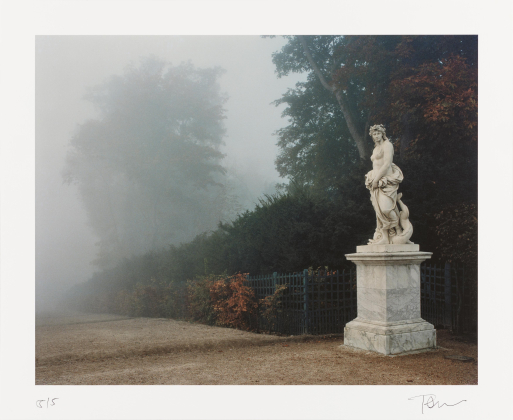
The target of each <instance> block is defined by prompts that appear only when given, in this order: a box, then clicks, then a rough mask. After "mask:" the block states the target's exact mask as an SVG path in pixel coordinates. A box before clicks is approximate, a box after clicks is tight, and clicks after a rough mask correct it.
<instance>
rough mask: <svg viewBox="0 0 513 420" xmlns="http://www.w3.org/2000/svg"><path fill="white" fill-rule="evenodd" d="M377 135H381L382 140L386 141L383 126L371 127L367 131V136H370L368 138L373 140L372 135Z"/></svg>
mask: <svg viewBox="0 0 513 420" xmlns="http://www.w3.org/2000/svg"><path fill="white" fill-rule="evenodd" d="M378 133H381V136H382V137H383V140H388V139H387V136H386V130H385V127H384V126H383V124H376V125H373V126H372V127H371V128H370V129H369V134H370V136H371V137H372V139H373V140H374V134H378ZM374 141H375V140H374Z"/></svg>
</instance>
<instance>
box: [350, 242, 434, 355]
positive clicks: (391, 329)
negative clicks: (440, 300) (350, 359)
mask: <svg viewBox="0 0 513 420" xmlns="http://www.w3.org/2000/svg"><path fill="white" fill-rule="evenodd" d="M346 257H347V259H348V260H350V261H353V262H354V263H355V264H356V268H357V276H356V283H357V301H358V317H357V318H356V319H355V320H353V321H351V322H349V323H347V325H346V327H345V329H344V344H345V345H346V346H350V347H355V348H359V349H363V350H369V351H375V352H378V353H381V354H385V355H394V354H401V353H407V352H412V351H420V350H428V349H432V348H435V347H436V331H435V329H434V327H433V325H432V324H430V323H429V322H426V321H424V320H423V319H422V318H421V316H420V264H421V263H422V262H423V261H425V260H426V259H428V258H430V257H431V253H430V252H420V251H419V246H418V245H416V244H404V245H391V244H386V245H363V246H359V247H357V252H356V254H347V255H346Z"/></svg>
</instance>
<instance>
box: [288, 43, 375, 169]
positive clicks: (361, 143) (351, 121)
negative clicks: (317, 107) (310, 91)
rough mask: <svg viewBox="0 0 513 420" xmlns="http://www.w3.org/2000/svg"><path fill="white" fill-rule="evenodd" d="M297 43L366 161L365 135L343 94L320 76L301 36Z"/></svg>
mask: <svg viewBox="0 0 513 420" xmlns="http://www.w3.org/2000/svg"><path fill="white" fill-rule="evenodd" d="M298 39H299V42H301V45H302V46H303V51H304V52H305V55H306V58H307V60H308V62H309V63H310V65H311V66H312V68H313V71H314V72H315V74H316V76H317V77H318V78H319V80H320V82H321V83H322V85H323V86H324V87H325V88H326V89H327V90H328V91H330V92H331V93H333V94H334V95H335V98H337V102H338V104H339V106H340V110H341V111H342V114H343V115H344V119H345V121H346V124H347V128H348V129H349V133H350V134H351V137H352V138H353V140H354V142H355V143H356V147H357V148H358V154H359V155H360V160H362V161H367V160H368V157H369V155H368V152H367V147H366V146H365V133H363V134H362V133H361V132H360V131H359V130H358V127H357V123H356V118H354V116H353V115H352V113H351V111H350V110H349V107H348V106H347V104H346V101H345V98H344V94H343V92H342V91H341V90H340V89H335V88H334V87H333V86H332V85H330V84H329V83H328V81H327V80H326V78H325V77H324V75H323V74H322V72H321V70H320V69H319V67H318V66H317V64H316V63H315V61H314V59H313V57H312V54H311V52H310V48H308V45H307V43H306V40H305V38H304V37H303V36H301V35H298Z"/></svg>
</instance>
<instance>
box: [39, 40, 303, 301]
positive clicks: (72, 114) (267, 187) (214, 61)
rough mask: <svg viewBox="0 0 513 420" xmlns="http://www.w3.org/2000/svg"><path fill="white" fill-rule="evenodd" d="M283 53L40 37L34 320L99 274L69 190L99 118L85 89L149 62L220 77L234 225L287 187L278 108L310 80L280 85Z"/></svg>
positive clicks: (276, 43)
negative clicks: (87, 134) (79, 150)
mask: <svg viewBox="0 0 513 420" xmlns="http://www.w3.org/2000/svg"><path fill="white" fill-rule="evenodd" d="M285 43H286V42H285V40H284V39H283V38H281V37H276V38H265V39H263V38H261V37H259V36H36V41H35V47H36V61H35V63H36V72H35V73H36V94H35V103H36V112H35V117H36V119H35V123H36V126H35V129H36V142H35V175H36V181H35V193H36V195H35V198H36V208H35V213H36V221H35V222H36V228H35V244H36V252H35V280H36V309H37V311H46V310H53V309H55V305H56V303H57V302H58V301H59V299H60V298H61V297H62V295H63V294H64V293H65V292H66V290H67V289H68V288H69V287H70V286H73V285H75V284H78V283H81V282H84V281H86V280H88V279H89V278H90V277H91V275H92V273H93V272H94V271H95V270H96V269H97V267H95V266H94V265H93V264H92V262H93V261H94V260H95V258H96V256H97V252H98V241H99V238H98V237H97V236H96V235H95V234H94V233H93V231H92V229H91V227H90V226H88V224H87V221H88V220H87V214H86V211H85V209H84V206H83V203H82V202H81V198H80V196H79V193H78V189H77V187H76V185H73V184H70V185H68V184H65V183H64V182H63V169H64V166H65V159H66V155H67V153H68V151H69V143H70V140H71V138H72V137H73V135H74V134H76V132H77V128H78V126H79V124H83V123H84V122H86V121H87V120H89V119H95V118H99V112H98V109H96V108H95V107H94V105H93V104H92V103H91V102H90V101H87V100H85V99H84V95H85V94H86V93H87V90H88V88H91V87H94V86H98V85H100V84H102V83H104V82H105V81H106V80H108V79H109V78H110V77H111V76H113V75H116V76H121V75H123V73H124V71H125V69H126V68H127V66H128V65H134V66H138V65H139V63H140V60H141V59H144V58H146V57H149V56H155V57H156V58H158V59H161V60H163V61H166V62H168V63H169V64H170V65H171V66H177V65H180V64H181V63H185V62H187V61H190V62H191V64H192V65H194V66H195V67H196V68H213V67H221V68H222V69H224V70H225V72H224V73H223V74H222V75H221V76H220V77H219V78H218V82H219V85H220V93H221V94H226V95H227V97H228V99H227V101H226V103H225V104H224V106H223V108H224V109H225V116H226V119H225V120H224V127H225V129H226V132H225V136H224V138H223V140H224V145H222V146H221V148H220V151H221V152H222V153H223V154H225V157H224V158H223V160H222V162H221V164H222V166H224V168H225V169H226V170H227V173H226V178H225V180H226V181H227V185H228V187H229V193H230V194H231V197H232V198H233V203H232V206H231V209H230V210H231V216H232V217H233V216H236V214H237V213H239V212H242V211H244V210H245V209H252V208H253V207H254V205H255V203H256V202H257V201H258V198H259V197H262V196H263V195H264V194H272V193H273V192H274V191H275V185H276V184H277V183H280V182H284V180H283V179H281V178H279V176H278V173H277V171H276V169H275V163H274V161H275V158H276V156H277V152H278V148H277V146H276V141H277V138H276V137H275V136H273V133H274V132H275V131H276V130H278V129H279V128H281V127H283V126H285V125H286V124H287V121H286V119H283V118H281V112H282V111H283V108H284V105H282V106H279V107H276V106H275V105H274V104H272V102H273V101H275V100H276V99H278V98H280V97H281V95H282V94H284V93H285V92H286V91H287V89H288V88H293V87H294V86H295V84H296V82H297V81H299V80H304V79H303V78H304V77H305V76H304V75H293V76H288V77H284V78H281V79H279V78H277V76H276V74H275V68H274V64H273V63H272V61H271V57H272V53H273V52H274V51H278V50H279V49H281V47H282V46H283V45H284V44H285ZM225 221H227V220H225ZM215 227H216V226H215V225H214V226H212V227H211V228H212V229H214V228H215ZM197 233H199V232H192V231H191V233H190V236H189V238H182V239H185V240H190V239H192V238H193V237H194V236H195V234H197ZM177 240H179V239H177ZM144 251H145V250H141V253H142V252H144Z"/></svg>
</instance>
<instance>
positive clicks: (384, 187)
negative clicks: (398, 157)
mask: <svg viewBox="0 0 513 420" xmlns="http://www.w3.org/2000/svg"><path fill="white" fill-rule="evenodd" d="M391 167H392V173H391V174H388V175H385V176H384V177H382V178H381V179H380V180H379V183H378V188H376V189H374V190H373V189H372V181H373V180H374V171H370V172H369V173H367V175H365V186H366V187H367V188H368V189H369V190H370V192H371V202H372V205H373V206H374V210H375V211H376V218H377V229H393V228H395V227H396V226H397V225H398V222H399V219H398V218H397V219H396V220H395V221H393V220H391V219H389V218H388V217H386V216H385V214H384V213H383V212H384V211H389V210H392V209H395V208H396V207H397V190H398V189H399V184H400V183H401V181H402V180H403V178H404V177H403V173H402V171H401V169H399V167H398V166H397V165H396V164H395V163H392V165H391ZM380 195H385V196H387V197H389V198H390V201H389V200H381V205H384V204H383V202H384V201H389V204H387V205H386V208H381V207H380V200H379V197H380ZM397 214H399V211H397ZM395 233H396V232H395V229H394V230H390V232H389V235H390V236H394V235H395Z"/></svg>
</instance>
